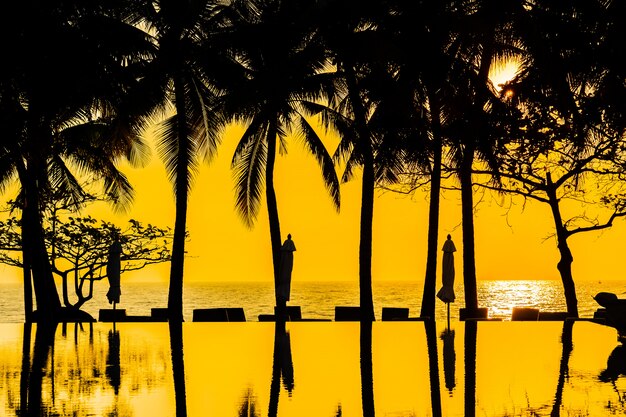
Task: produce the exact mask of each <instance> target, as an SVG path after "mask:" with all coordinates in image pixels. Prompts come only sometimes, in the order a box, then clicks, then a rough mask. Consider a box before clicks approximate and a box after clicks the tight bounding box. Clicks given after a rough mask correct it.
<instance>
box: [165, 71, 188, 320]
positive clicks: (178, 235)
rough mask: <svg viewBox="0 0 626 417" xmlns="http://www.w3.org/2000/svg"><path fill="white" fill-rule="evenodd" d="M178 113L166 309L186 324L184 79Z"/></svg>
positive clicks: (180, 84)
mask: <svg viewBox="0 0 626 417" xmlns="http://www.w3.org/2000/svg"><path fill="white" fill-rule="evenodd" d="M174 90H175V97H176V114H177V117H178V161H177V165H176V184H175V190H176V220H175V223H174V238H173V241H172V260H171V268H170V287H169V293H168V299H167V309H168V316H169V320H170V321H178V322H182V321H183V274H184V269H185V238H186V234H187V197H188V192H189V177H188V175H189V157H190V149H189V147H190V143H189V136H188V128H187V109H186V106H185V93H184V86H183V80H182V79H181V78H180V77H176V78H175V79H174Z"/></svg>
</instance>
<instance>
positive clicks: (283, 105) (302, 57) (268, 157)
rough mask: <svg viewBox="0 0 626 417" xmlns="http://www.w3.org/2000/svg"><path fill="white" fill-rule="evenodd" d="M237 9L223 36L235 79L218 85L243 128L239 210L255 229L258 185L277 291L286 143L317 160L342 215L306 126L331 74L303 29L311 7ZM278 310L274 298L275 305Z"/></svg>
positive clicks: (276, 4)
mask: <svg viewBox="0 0 626 417" xmlns="http://www.w3.org/2000/svg"><path fill="white" fill-rule="evenodd" d="M243 6H245V7H241V8H240V9H238V13H239V16H240V19H241V20H240V21H239V22H238V23H237V24H236V26H235V27H234V28H233V30H232V31H231V33H229V34H228V42H227V43H228V44H229V45H230V51H231V53H232V55H233V57H234V59H235V60H236V61H237V62H238V63H239V71H238V72H233V73H232V74H231V75H233V74H234V75H235V76H233V77H232V79H231V80H229V81H231V82H227V83H224V84H218V85H220V86H222V85H223V87H222V88H223V90H224V91H225V92H226V93H225V95H224V97H223V98H222V99H221V107H220V108H221V109H222V110H223V111H224V113H225V114H226V115H227V116H228V118H229V119H232V120H234V121H236V122H238V123H244V124H246V125H247V127H246V129H245V131H244V133H243V135H242V137H241V139H240V141H239V144H238V145H237V148H236V150H235V153H234V156H233V159H232V167H233V169H234V172H235V179H236V190H237V191H236V192H237V198H236V208H237V210H238V212H239V214H240V215H241V218H242V219H243V221H244V222H245V224H246V225H248V226H249V227H252V225H253V224H254V221H255V220H256V218H257V215H258V212H259V205H260V201H261V195H262V190H263V185H265V199H266V203H267V210H268V218H269V226H270V240H271V247H272V262H273V266H274V282H275V284H276V286H277V280H278V268H279V263H280V247H281V242H282V239H281V233H280V220H279V214H278V205H277V202H276V191H275V188H274V165H275V159H276V152H277V151H280V152H281V153H283V152H285V153H286V151H287V143H286V138H287V137H288V135H289V134H290V133H292V132H293V128H297V129H299V134H300V135H301V136H302V138H303V139H304V140H303V142H304V144H305V146H306V148H307V150H308V151H309V152H310V153H311V154H312V155H313V156H314V157H315V158H316V160H317V162H318V163H319V165H320V168H321V170H322V176H323V179H324V182H325V185H326V188H327V190H328V191H329V193H330V196H331V198H332V201H333V204H334V206H335V207H336V208H337V209H339V181H338V180H337V175H336V173H335V170H334V166H333V162H332V159H331V158H330V155H329V154H328V152H327V151H326V148H325V147H324V144H323V143H322V141H321V139H320V137H319V136H318V134H317V132H316V130H315V128H314V126H313V125H312V124H311V120H310V112H309V111H308V107H307V105H308V106H314V105H315V104H316V103H318V102H319V101H320V100H323V99H326V100H332V94H333V92H332V77H333V74H331V73H329V72H328V71H326V65H327V61H326V55H325V49H324V47H323V45H322V44H321V43H320V41H319V39H318V36H317V34H316V33H315V32H314V31H312V30H311V28H310V25H309V24H308V23H307V20H306V19H307V17H308V16H307V11H308V10H309V9H308V8H309V6H310V3H308V2H304V3H303V2H290V1H280V0H262V1H258V2H248V3H246V4H245V5H243ZM276 302H277V306H278V305H279V304H278V297H276Z"/></svg>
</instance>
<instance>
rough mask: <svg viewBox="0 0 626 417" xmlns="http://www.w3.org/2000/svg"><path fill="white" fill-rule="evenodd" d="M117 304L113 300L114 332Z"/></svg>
mask: <svg viewBox="0 0 626 417" xmlns="http://www.w3.org/2000/svg"><path fill="white" fill-rule="evenodd" d="M116 305H117V303H116V302H115V301H113V333H115V319H116V318H115V306H116Z"/></svg>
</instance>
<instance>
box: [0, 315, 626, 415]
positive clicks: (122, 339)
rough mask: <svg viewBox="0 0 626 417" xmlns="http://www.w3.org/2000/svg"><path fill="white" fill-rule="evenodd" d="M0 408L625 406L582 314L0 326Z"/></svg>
mask: <svg viewBox="0 0 626 417" xmlns="http://www.w3.org/2000/svg"><path fill="white" fill-rule="evenodd" d="M0 332H1V333H2V339H1V340H0V407H1V409H0V414H1V415H6V416H40V415H42V416H48V415H49V416H58V415H61V416H65V415H79V416H82V415H91V416H103V417H104V416H128V417H130V416H150V417H152V416H155V417H158V416H185V415H188V416H222V417H228V416H233V417H239V416H246V417H249V416H259V417H261V416H294V417H295V416H298V417H301V416H329V417H337V416H397V417H400V416H406V417H409V416H430V415H432V416H472V415H480V416H513V415H538V416H543V415H551V416H556V415H562V416H570V415H591V416H602V415H616V414H617V415H620V414H623V413H626V402H625V400H624V397H625V393H626V376H625V374H626V349H625V348H624V347H623V346H622V345H620V344H619V343H618V341H617V334H616V331H615V330H614V329H611V328H609V327H605V326H601V325H597V324H593V323H590V322H584V321H577V322H573V321H567V322H534V323H531V322H456V323H453V328H452V329H446V328H445V324H443V323H435V322H427V323H423V322H375V323H373V324H367V325H361V324H360V323H351V322H326V323H323V322H317V323H316V322H294V323H286V325H284V326H280V325H278V326H275V325H274V323H258V322H254V323H253V322H249V323H184V324H182V325H174V324H167V323H121V324H117V326H116V327H115V328H113V326H112V325H110V324H105V323H95V324H92V325H89V324H83V325H82V326H81V325H74V324H68V325H59V326H58V327H56V328H46V327H37V326H35V325H33V326H28V325H20V324H2V325H0Z"/></svg>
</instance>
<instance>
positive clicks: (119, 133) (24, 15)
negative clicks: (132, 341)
mask: <svg viewBox="0 0 626 417" xmlns="http://www.w3.org/2000/svg"><path fill="white" fill-rule="evenodd" d="M39 6H41V7H39ZM39 6H38V7H34V6H32V5H30V4H20V7H16V8H13V9H12V12H13V14H12V15H11V18H10V19H8V20H10V21H11V23H12V24H13V25H15V27H14V28H13V29H15V31H14V32H13V34H12V36H14V38H15V44H16V47H15V48H13V49H10V50H9V52H10V53H11V57H10V59H8V60H7V65H6V66H5V68H4V71H3V73H2V80H1V82H2V101H3V103H4V104H3V106H2V109H0V111H2V113H3V115H2V117H3V118H5V117H8V118H13V122H12V124H11V128H10V133H9V137H8V138H4V139H5V140H4V141H3V143H2V149H1V150H0V152H1V156H0V159H1V160H2V168H0V171H1V172H2V177H1V178H0V180H1V181H2V183H3V184H7V182H8V181H10V180H12V179H13V178H18V179H19V181H20V184H21V195H20V199H19V200H20V202H21V209H22V224H23V232H24V233H23V235H24V242H23V248H24V261H25V262H26V263H27V266H26V267H25V270H24V271H25V287H26V286H27V282H28V283H30V279H31V277H30V276H28V275H29V274H30V275H32V281H33V283H34V290H35V297H36V300H37V309H38V311H39V313H40V318H41V320H56V319H58V314H59V312H60V301H59V297H58V292H57V290H56V286H55V284H54V280H53V278H52V272H51V266H50V261H49V259H48V255H47V251H46V248H45V243H44V240H43V230H42V210H43V206H44V204H45V199H44V197H45V196H46V195H48V191H49V190H52V189H64V190H65V191H66V195H68V196H70V197H69V199H70V200H72V201H76V202H77V201H81V197H82V196H83V195H84V190H83V189H82V188H81V187H80V185H79V181H78V180H77V178H76V177H75V174H74V173H77V174H79V175H92V176H94V177H95V178H99V179H102V180H103V184H104V187H105V192H106V193H107V195H108V196H109V197H110V199H111V201H113V202H114V203H115V204H117V206H118V207H123V206H124V205H125V204H127V203H128V202H129V201H130V198H131V197H132V193H131V191H132V189H131V187H130V184H129V183H128V182H127V181H126V178H125V177H124V176H123V175H122V174H121V173H120V172H119V171H118V170H117V169H116V167H115V162H116V161H117V159H119V158H120V157H128V158H129V159H131V160H132V159H141V156H142V154H143V153H144V152H143V149H144V148H143V147H142V146H141V142H140V140H139V139H138V137H137V136H135V135H133V134H132V129H129V125H128V124H127V123H126V122H127V121H128V120H129V119H128V118H125V119H124V120H123V121H122V120H120V119H119V118H117V119H116V117H115V116H116V111H115V110H116V106H117V104H119V101H120V98H121V96H122V91H123V89H124V86H126V85H127V83H126V81H125V79H126V78H125V77H126V71H127V69H126V68H125V66H123V65H120V63H121V60H122V59H123V55H122V54H121V53H120V52H121V50H120V45H119V44H116V43H115V42H114V41H113V39H114V38H115V37H114V36H111V37H108V36H109V35H108V34H107V37H106V39H105V37H103V33H105V32H99V31H98V30H95V28H96V27H98V28H100V29H102V27H107V28H108V29H111V34H113V33H116V32H117V31H116V29H115V28H116V27H117V26H116V25H115V24H112V22H113V21H114V20H113V19H111V17H112V16H110V15H108V14H106V13H105V12H107V11H105V10H104V9H100V8H94V7H93V6H90V7H84V6H85V5H82V4H80V2H76V3H71V2H70V3H65V4H63V5H58V4H54V5H44V6H42V5H39ZM87 6H89V5H87ZM41 31H43V32H41ZM41 33H45V34H46V36H45V37H42V36H41V35H40V34H41ZM68 50H71V51H88V52H86V53H85V54H82V55H80V56H78V55H72V54H67V53H66V51H68ZM113 80H114V81H113Z"/></svg>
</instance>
